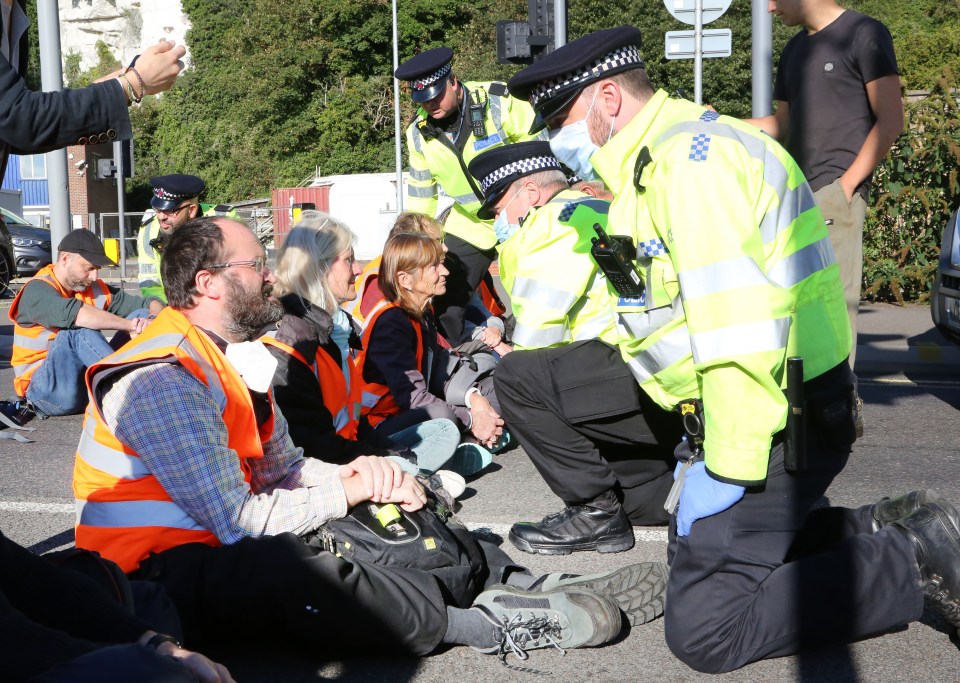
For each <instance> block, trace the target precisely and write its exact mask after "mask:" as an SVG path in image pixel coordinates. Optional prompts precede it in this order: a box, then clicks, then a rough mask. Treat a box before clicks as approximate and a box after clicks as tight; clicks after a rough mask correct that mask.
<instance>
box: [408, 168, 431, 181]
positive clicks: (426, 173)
mask: <svg viewBox="0 0 960 683" xmlns="http://www.w3.org/2000/svg"><path fill="white" fill-rule="evenodd" d="M410 178H411V180H421V181H423V180H433V174H432V173H431V172H430V169H429V168H428V169H425V170H422V171H421V170H420V169H419V168H414V167H413V166H411V167H410Z"/></svg>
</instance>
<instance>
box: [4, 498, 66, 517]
mask: <svg viewBox="0 0 960 683" xmlns="http://www.w3.org/2000/svg"><path fill="white" fill-rule="evenodd" d="M0 512H56V513H59V514H70V515H72V514H73V513H74V512H76V508H75V507H74V505H73V503H30V502H17V501H0Z"/></svg>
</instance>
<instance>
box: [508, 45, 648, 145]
mask: <svg viewBox="0 0 960 683" xmlns="http://www.w3.org/2000/svg"><path fill="white" fill-rule="evenodd" d="M641 43H642V40H641V37H640V29H638V28H636V27H634V26H620V27H618V28H608V29H605V30H603V31H597V32H596V33H590V34H588V35H585V36H583V37H582V38H577V39H576V40H575V41H573V42H572V43H567V44H566V45H564V46H563V47H561V48H559V49H557V50H554V51H553V52H551V53H550V54H548V55H547V56H546V57H543V58H542V59H540V60H538V61H536V62H534V63H533V64H531V65H530V66H528V67H527V68H526V69H523V70H522V71H520V72H519V73H517V74H516V75H515V76H514V77H513V78H511V79H510V82H509V83H508V84H507V85H508V87H509V88H510V94H512V95H513V96H514V97H519V98H520V99H528V100H530V104H531V105H533V110H534V112H535V113H536V118H535V119H534V121H533V125H532V126H531V127H530V133H531V134H533V133H537V132H539V131H540V130H543V128H545V127H546V125H547V120H548V119H550V118H552V117H554V116H556V115H557V114H559V113H560V112H562V111H563V110H564V109H565V108H567V107H569V106H570V104H571V103H572V102H573V100H574V99H575V98H576V97H577V95H579V94H580V92H581V91H582V90H583V89H584V88H585V87H587V86H588V85H590V84H591V83H594V82H596V81H599V80H601V79H603V78H607V77H609V76H612V75H613V74H616V73H620V72H621V71H628V70H630V69H637V68H643V58H642V57H641V56H640V46H641Z"/></svg>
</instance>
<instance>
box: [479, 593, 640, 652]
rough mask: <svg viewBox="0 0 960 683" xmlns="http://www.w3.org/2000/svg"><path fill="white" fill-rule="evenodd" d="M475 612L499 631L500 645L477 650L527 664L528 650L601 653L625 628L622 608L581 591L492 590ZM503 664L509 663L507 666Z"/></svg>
mask: <svg viewBox="0 0 960 683" xmlns="http://www.w3.org/2000/svg"><path fill="white" fill-rule="evenodd" d="M473 609H476V610H478V611H479V612H481V613H482V614H483V615H484V616H485V617H486V618H487V619H489V620H490V622H491V623H493V624H495V625H496V626H497V627H498V630H499V634H498V635H499V638H500V642H498V643H496V644H495V645H492V646H490V647H486V648H477V647H475V648H474V649H475V650H477V651H478V652H482V653H484V654H496V655H499V656H500V660H501V661H504V660H505V659H506V656H507V654H509V653H513V654H514V655H516V656H517V657H518V658H520V659H527V657H528V655H527V652H528V651H529V650H536V649H539V648H545V647H553V648H556V649H558V650H560V651H561V652H564V651H565V650H566V649H568V648H576V647H597V646H598V645H603V644H604V643H608V642H610V641H611V640H613V639H614V638H616V637H617V635H618V634H619V633H620V629H621V628H622V626H623V622H622V617H621V615H620V608H619V607H617V603H616V602H615V601H614V600H613V599H612V598H609V597H607V596H606V595H602V594H600V593H597V592H596V591H592V590H590V589H588V588H584V587H582V586H569V587H565V588H557V589H554V590H550V591H526V590H523V589H520V588H516V587H514V586H503V585H500V586H494V587H493V588H490V589H488V590H486V591H484V592H483V593H481V594H480V595H478V596H477V599H476V601H475V602H474V603H473ZM504 663H505V662H504Z"/></svg>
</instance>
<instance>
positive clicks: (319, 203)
mask: <svg viewBox="0 0 960 683" xmlns="http://www.w3.org/2000/svg"><path fill="white" fill-rule="evenodd" d="M330 187H331V186H330V185H321V186H320V187H286V188H284V187H281V188H277V189H275V190H273V192H272V195H271V203H272V205H273V206H274V207H276V208H275V209H274V212H273V240H274V245H275V246H276V247H279V246H280V245H281V244H283V238H284V237H286V235H287V233H288V232H290V228H291V226H292V223H291V219H290V217H291V215H292V213H293V209H292V207H293V205H294V204H305V203H312V204H313V205H314V208H316V210H317V211H329V210H330Z"/></svg>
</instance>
